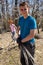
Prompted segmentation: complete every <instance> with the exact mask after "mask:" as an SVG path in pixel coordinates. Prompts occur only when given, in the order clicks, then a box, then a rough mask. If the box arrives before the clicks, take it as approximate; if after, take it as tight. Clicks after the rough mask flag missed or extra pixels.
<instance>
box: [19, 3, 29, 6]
mask: <svg viewBox="0 0 43 65" xmlns="http://www.w3.org/2000/svg"><path fill="white" fill-rule="evenodd" d="M25 5H27V6H29V5H28V2H21V3H20V4H19V7H20V6H25Z"/></svg>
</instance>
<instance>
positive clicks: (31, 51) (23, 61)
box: [20, 44, 35, 65]
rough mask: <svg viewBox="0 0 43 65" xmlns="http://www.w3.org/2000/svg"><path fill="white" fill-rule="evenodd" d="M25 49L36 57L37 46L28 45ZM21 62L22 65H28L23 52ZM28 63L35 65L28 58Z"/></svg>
mask: <svg viewBox="0 0 43 65" xmlns="http://www.w3.org/2000/svg"><path fill="white" fill-rule="evenodd" d="M25 47H26V48H27V49H28V51H29V52H30V54H31V55H32V56H33V57H34V53H35V44H33V45H31V44H28V45H26V46H25ZM20 61H21V64H22V65H26V62H25V58H24V55H23V52H22V51H21V56H20ZM28 63H29V65H34V64H33V63H32V62H31V60H30V58H29V57H28Z"/></svg>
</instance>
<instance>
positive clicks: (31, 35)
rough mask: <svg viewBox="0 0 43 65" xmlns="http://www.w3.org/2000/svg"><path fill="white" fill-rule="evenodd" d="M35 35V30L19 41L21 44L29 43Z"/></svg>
mask: <svg viewBox="0 0 43 65" xmlns="http://www.w3.org/2000/svg"><path fill="white" fill-rule="evenodd" d="M35 33H36V29H33V30H30V34H29V35H28V36H27V37H26V38H24V39H23V40H21V41H22V42H26V41H29V40H30V39H32V38H34V36H35Z"/></svg>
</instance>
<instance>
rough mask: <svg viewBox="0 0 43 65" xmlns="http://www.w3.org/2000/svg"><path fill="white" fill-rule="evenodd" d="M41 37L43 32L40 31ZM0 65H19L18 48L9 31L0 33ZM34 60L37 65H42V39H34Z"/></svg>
mask: <svg viewBox="0 0 43 65" xmlns="http://www.w3.org/2000/svg"><path fill="white" fill-rule="evenodd" d="M40 36H42V37H43V32H40ZM0 47H2V48H3V49H2V50H0V65H21V64H20V50H19V48H18V45H17V43H16V42H14V41H12V39H11V33H10V32H6V33H2V34H0ZM35 60H36V62H37V63H38V65H43V39H36V49H35Z"/></svg>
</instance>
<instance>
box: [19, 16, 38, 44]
mask: <svg viewBox="0 0 43 65" xmlns="http://www.w3.org/2000/svg"><path fill="white" fill-rule="evenodd" d="M18 25H19V26H20V36H21V39H23V38H25V37H26V36H28V35H29V34H30V30H32V29H36V28H37V25H36V20H35V18H33V17H32V16H28V17H27V18H26V19H25V18H24V17H23V16H22V17H20V18H19V23H18ZM28 42H32V43H34V42H35V39H34V38H32V39H31V40H29V41H28Z"/></svg>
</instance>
